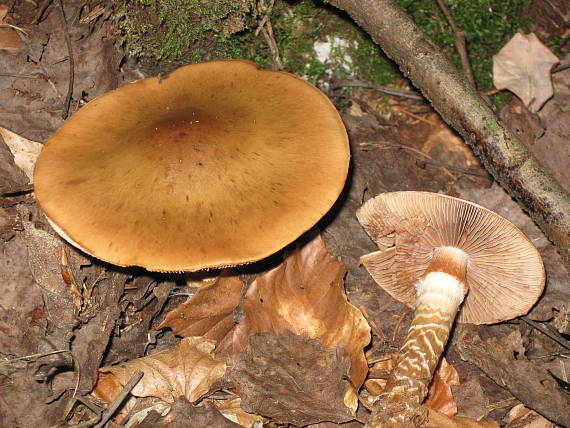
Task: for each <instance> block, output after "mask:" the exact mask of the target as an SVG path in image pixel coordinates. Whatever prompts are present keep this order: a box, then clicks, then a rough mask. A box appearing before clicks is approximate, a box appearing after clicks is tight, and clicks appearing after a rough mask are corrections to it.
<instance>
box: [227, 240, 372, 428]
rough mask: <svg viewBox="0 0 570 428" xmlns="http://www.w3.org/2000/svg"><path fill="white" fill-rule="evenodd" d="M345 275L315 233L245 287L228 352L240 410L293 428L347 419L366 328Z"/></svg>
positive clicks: (360, 375)
mask: <svg viewBox="0 0 570 428" xmlns="http://www.w3.org/2000/svg"><path fill="white" fill-rule="evenodd" d="M345 273H346V267H345V265H344V264H343V263H342V262H341V261H339V260H337V259H336V258H334V257H332V256H331V255H330V254H328V253H327V252H326V249H325V246H324V243H323V241H322V239H321V238H320V236H317V237H315V238H313V239H312V240H311V241H310V242H308V243H306V244H305V245H304V246H303V247H301V248H299V249H297V250H296V251H294V252H293V253H291V254H290V255H288V256H287V257H286V258H285V260H284V262H283V263H282V264H281V265H279V266H278V267H276V268H275V269H273V270H271V271H269V272H267V273H265V274H264V275H261V276H259V277H257V278H256V280H255V281H254V282H253V283H252V284H251V285H250V286H249V288H248V291H247V293H246V295H245V297H244V299H243V302H242V309H243V312H244V314H245V318H244V319H243V320H242V321H241V322H240V323H239V324H238V325H237V326H236V327H235V329H234V331H233V335H232V342H231V352H230V355H231V365H232V369H231V371H230V377H231V379H232V380H233V382H234V383H235V384H236V386H237V390H238V395H240V397H241V399H242V407H243V408H244V409H245V410H247V411H248V412H253V413H257V414H260V415H263V416H267V417H270V418H272V419H273V420H274V421H278V422H283V423H293V424H295V425H298V426H303V425H307V424H310V423H318V422H321V421H331V420H333V421H336V422H346V421H349V420H351V419H353V418H354V412H355V410H356V408H357V407H358V401H357V397H356V394H355V389H358V388H359V387H360V385H361V384H362V382H363V380H364V378H365V376H366V373H367V372H368V366H367V363H366V359H365V357H364V352H363V349H364V347H365V346H366V345H367V344H368V342H369V341H370V328H369V326H368V323H367V322H366V320H365V318H364V317H363V315H362V314H361V313H360V311H359V310H358V309H356V308H355V307H354V306H352V305H351V304H349V303H348V301H347V299H346V295H345V293H344V283H343V277H344V274H345ZM347 377H348V378H349V379H350V381H349V380H348V379H347Z"/></svg>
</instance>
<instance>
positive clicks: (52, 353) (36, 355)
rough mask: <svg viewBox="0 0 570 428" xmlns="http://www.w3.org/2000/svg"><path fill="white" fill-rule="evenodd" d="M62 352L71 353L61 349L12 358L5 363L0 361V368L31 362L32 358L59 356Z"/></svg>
mask: <svg viewBox="0 0 570 428" xmlns="http://www.w3.org/2000/svg"><path fill="white" fill-rule="evenodd" d="M63 352H69V353H71V351H68V350H67V349H62V350H60V351H52V352H45V353H43V354H31V355H24V356H23V357H17V358H12V359H10V360H5V361H0V366H5V365H7V364H13V363H16V362H18V361H24V360H31V359H33V358H43V357H48V356H50V355H54V354H61V353H63Z"/></svg>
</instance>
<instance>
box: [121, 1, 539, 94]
mask: <svg viewBox="0 0 570 428" xmlns="http://www.w3.org/2000/svg"><path fill="white" fill-rule="evenodd" d="M112 1H113V3H114V5H115V15H116V22H117V28H118V29H119V32H120V34H121V35H122V37H123V39H124V40H125V41H126V42H127V47H128V49H129V51H130V53H131V54H132V55H133V56H137V57H139V58H149V59H153V60H155V61H158V62H159V63H163V62H169V61H178V62H179V63H188V62H198V61H204V60H209V59H216V58H244V59H249V60H252V61H254V62H257V63H258V64H260V65H261V66H262V67H265V68H269V67H272V66H273V65H274V64H273V60H272V57H271V53H270V51H269V49H268V46H267V43H266V41H265V39H264V37H262V35H261V34H258V35H256V34H255V29H256V28H257V26H258V24H259V19H260V18H261V16H262V15H261V12H259V11H258V8H259V4H258V3H257V2H256V1H255V0H208V1H207V2H204V1H201V0H112ZM527 1H528V0H501V1H496V0H446V3H447V5H448V8H449V10H450V11H451V13H452V14H453V16H454V18H455V20H456V22H457V24H458V26H459V27H460V28H461V29H462V30H463V32H464V34H465V37H466V40H467V47H468V50H469V55H470V60H471V65H472V68H473V71H474V75H475V80H476V82H477V85H478V86H479V87H480V88H482V89H489V88H492V86H493V85H492V76H491V71H492V57H493V55H494V54H495V53H497V52H498V50H499V49H500V48H501V47H502V46H503V45H504V44H505V43H506V42H507V41H508V40H509V38H510V37H511V36H512V35H513V34H514V33H515V31H516V30H517V29H518V28H524V27H525V24H526V23H525V20H524V18H523V16H522V10H523V8H524V5H525V4H526V2H527ZM398 2H399V3H400V5H401V6H402V7H403V8H404V9H405V10H406V12H407V13H408V14H409V15H411V17H412V18H413V19H414V21H415V22H416V23H417V24H418V25H419V26H420V27H421V28H422V29H423V30H424V31H425V32H426V33H427V34H428V35H429V36H430V37H431V38H432V39H434V41H435V42H436V43H437V44H438V45H439V46H441V47H442V49H443V50H444V51H445V52H447V53H448V54H449V56H450V58H451V59H452V60H453V62H454V63H455V64H456V65H457V66H458V67H460V60H459V56H458V55H457V53H456V49H455V45H454V37H453V32H452V30H451V28H450V26H449V24H448V23H447V20H446V19H445V17H444V16H443V13H442V12H441V11H440V9H439V8H438V6H437V3H436V1H435V0H398ZM266 3H267V1H266ZM270 18H271V22H272V26H273V33H274V37H275V41H276V43H277V46H278V48H279V52H280V57H281V61H282V63H283V65H284V68H285V70H287V71H290V72H293V73H296V74H298V75H301V76H305V77H306V78H307V79H308V80H310V81H312V82H316V81H317V80H319V79H322V78H323V77H324V76H325V75H326V74H327V72H332V74H334V76H335V77H337V78H340V79H345V78H351V79H358V80H364V81H367V82H370V83H374V84H386V83H389V82H391V81H393V80H394V79H395V78H398V77H401V75H400V73H399V71H398V70H397V67H396V66H395V65H394V64H393V63H392V62H391V61H390V60H388V59H387V58H386V57H385V56H384V54H383V53H382V51H381V49H380V48H379V47H378V46H376V45H375V44H374V43H373V42H372V40H371V39H370V37H369V36H368V35H367V34H366V33H365V32H363V31H362V30H361V29H360V28H359V27H358V26H356V25H355V24H354V23H353V22H352V21H351V20H350V19H349V18H347V16H346V15H345V14H343V13H342V12H340V11H338V10H337V9H335V8H334V7H332V6H330V5H328V4H326V2H320V1H318V0H296V1H294V2H290V1H285V0H276V1H275V4H274V7H273V9H272V13H271V16H270ZM315 42H317V43H329V44H330V45H329V46H328V47H329V48H330V53H329V55H328V59H327V60H326V62H323V61H322V60H321V59H319V55H318V54H317V52H316V51H315ZM502 97H503V95H499V96H498V98H497V99H498V100H499V101H501V98H502Z"/></svg>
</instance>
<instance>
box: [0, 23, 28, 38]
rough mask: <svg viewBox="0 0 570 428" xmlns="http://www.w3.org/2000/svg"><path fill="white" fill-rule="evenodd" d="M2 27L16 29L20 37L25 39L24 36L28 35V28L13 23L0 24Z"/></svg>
mask: <svg viewBox="0 0 570 428" xmlns="http://www.w3.org/2000/svg"><path fill="white" fill-rule="evenodd" d="M0 28H11V29H12V30H15V31H16V33H17V34H18V36H20V39H23V38H24V37H27V36H28V33H27V32H26V30H24V29H23V28H20V27H16V26H15V25H12V24H0ZM22 34H23V35H22Z"/></svg>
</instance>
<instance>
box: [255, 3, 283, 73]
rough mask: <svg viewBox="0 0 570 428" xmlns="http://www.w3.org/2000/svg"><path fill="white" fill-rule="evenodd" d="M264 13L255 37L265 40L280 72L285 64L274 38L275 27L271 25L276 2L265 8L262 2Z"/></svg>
mask: <svg viewBox="0 0 570 428" xmlns="http://www.w3.org/2000/svg"><path fill="white" fill-rule="evenodd" d="M261 4H262V5H263V6H262V9H263V10H262V12H263V14H264V16H263V18H261V20H260V21H259V24H258V26H257V29H256V30H255V35H256V36H257V35H259V33H260V32H261V35H262V36H263V38H264V39H265V42H266V43H267V45H268V46H269V50H270V51H271V55H272V56H273V62H274V64H275V68H276V69H278V70H282V69H283V63H282V62H281V57H280V56H279V47H278V46H277V42H276V41H275V37H274V36H273V26H272V25H271V18H270V17H269V15H270V14H271V11H272V10H273V5H274V4H275V0H271V1H270V3H269V6H265V4H264V3H263V2H261Z"/></svg>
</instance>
